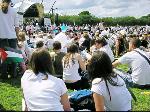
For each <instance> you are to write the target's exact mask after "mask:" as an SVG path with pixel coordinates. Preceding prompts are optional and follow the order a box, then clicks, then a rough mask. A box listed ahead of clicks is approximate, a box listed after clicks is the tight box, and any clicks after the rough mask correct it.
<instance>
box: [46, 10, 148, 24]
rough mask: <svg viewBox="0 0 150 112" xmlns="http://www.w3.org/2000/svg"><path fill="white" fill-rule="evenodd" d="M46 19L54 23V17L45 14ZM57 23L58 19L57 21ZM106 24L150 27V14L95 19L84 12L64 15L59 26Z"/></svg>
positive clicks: (87, 12)
mask: <svg viewBox="0 0 150 112" xmlns="http://www.w3.org/2000/svg"><path fill="white" fill-rule="evenodd" d="M45 17H50V18H51V19H52V22H53V21H54V16H53V15H51V14H45ZM55 21H56V19H55ZM102 21H103V22H104V23H105V25H106V26H116V25H121V26H134V25H150V14H148V15H147V16H142V17H140V18H135V17H132V16H124V17H104V18H100V17H95V16H94V15H92V14H91V13H90V12H89V11H82V12H80V13H79V14H78V15H72V16H69V15H63V16H60V15H59V16H58V20H57V24H60V23H65V24H71V25H74V24H76V25H83V24H90V25H95V24H97V23H100V22H102Z"/></svg>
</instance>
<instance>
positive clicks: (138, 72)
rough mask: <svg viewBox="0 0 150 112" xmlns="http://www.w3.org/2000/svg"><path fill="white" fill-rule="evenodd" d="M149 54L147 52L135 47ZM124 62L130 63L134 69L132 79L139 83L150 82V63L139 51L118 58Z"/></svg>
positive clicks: (144, 53)
mask: <svg viewBox="0 0 150 112" xmlns="http://www.w3.org/2000/svg"><path fill="white" fill-rule="evenodd" d="M135 50H137V51H139V52H141V53H142V54H143V55H145V56H147V57H148V55H147V54H146V52H144V51H142V50H140V49H135ZM118 61H119V62H120V63H122V64H128V65H129V66H130V67H131V69H132V74H131V77H132V81H133V82H134V83H136V84H139V85H146V84H150V65H149V63H148V62H147V61H146V59H144V58H143V57H142V56H141V55H140V54H139V53H137V52H135V51H131V52H128V53H126V54H124V55H123V56H122V57H120V58H119V59H118Z"/></svg>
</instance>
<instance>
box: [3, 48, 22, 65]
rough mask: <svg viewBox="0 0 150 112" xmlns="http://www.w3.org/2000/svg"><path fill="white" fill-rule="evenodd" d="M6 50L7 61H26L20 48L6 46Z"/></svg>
mask: <svg viewBox="0 0 150 112" xmlns="http://www.w3.org/2000/svg"><path fill="white" fill-rule="evenodd" d="M4 50H5V52H6V53H7V58H6V60H5V62H6V63H12V62H14V63H20V62H23V61H24V59H23V55H22V52H21V51H20V50H17V49H13V48H10V47H5V48H4Z"/></svg>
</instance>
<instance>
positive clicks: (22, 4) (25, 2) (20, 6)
mask: <svg viewBox="0 0 150 112" xmlns="http://www.w3.org/2000/svg"><path fill="white" fill-rule="evenodd" d="M32 4H34V2H31V1H29V0H23V1H22V2H18V3H16V4H15V5H14V8H15V9H16V10H17V12H18V13H19V14H21V13H22V14H23V13H24V12H25V11H26V10H27V9H28V8H29V7H30V6H31V5H32Z"/></svg>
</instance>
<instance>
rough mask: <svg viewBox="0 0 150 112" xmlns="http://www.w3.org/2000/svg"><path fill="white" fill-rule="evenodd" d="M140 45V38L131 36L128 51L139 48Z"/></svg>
mask: <svg viewBox="0 0 150 112" xmlns="http://www.w3.org/2000/svg"><path fill="white" fill-rule="evenodd" d="M140 46H141V41H140V39H138V38H136V37H133V38H131V39H130V42H129V51H132V50H134V49H136V48H139V47H140Z"/></svg>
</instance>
